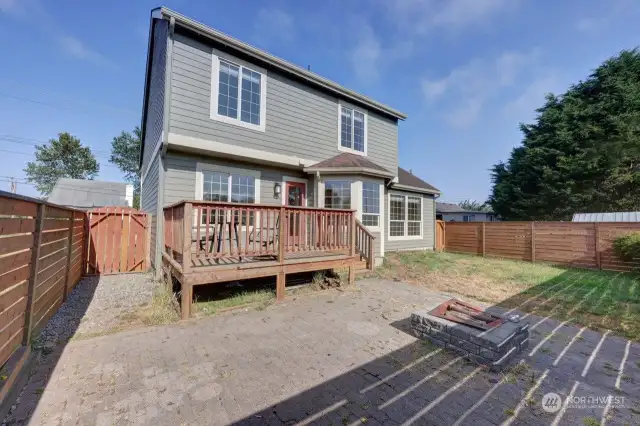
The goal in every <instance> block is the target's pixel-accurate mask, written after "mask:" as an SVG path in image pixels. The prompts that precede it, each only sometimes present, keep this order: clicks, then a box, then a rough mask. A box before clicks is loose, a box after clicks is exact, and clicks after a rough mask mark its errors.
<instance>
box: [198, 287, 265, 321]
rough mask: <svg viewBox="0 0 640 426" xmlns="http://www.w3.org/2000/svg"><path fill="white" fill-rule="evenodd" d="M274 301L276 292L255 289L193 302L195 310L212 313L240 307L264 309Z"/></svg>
mask: <svg viewBox="0 0 640 426" xmlns="http://www.w3.org/2000/svg"><path fill="white" fill-rule="evenodd" d="M275 301H276V293H275V291H274V290H271V289H257V290H251V291H243V292H240V293H236V294H234V295H232V296H229V297H225V298H222V299H217V300H207V301H198V300H196V301H195V302H194V305H193V306H194V307H195V311H196V312H198V313H200V314H204V315H213V314H218V313H221V312H225V311H229V310H233V309H240V308H252V309H259V310H260V309H266V308H267V306H269V305H271V304H272V303H274V302H275Z"/></svg>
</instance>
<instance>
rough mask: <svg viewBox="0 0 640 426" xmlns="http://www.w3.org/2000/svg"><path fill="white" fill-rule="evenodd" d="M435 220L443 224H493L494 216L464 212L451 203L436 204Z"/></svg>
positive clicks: (491, 213)
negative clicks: (443, 222)
mask: <svg viewBox="0 0 640 426" xmlns="http://www.w3.org/2000/svg"><path fill="white" fill-rule="evenodd" d="M436 218H437V219H438V220H443V221H445V222H495V221H497V220H498V219H497V217H496V214H495V213H493V212H491V211H489V212H483V211H473V210H466V209H463V208H462V207H460V206H459V205H457V204H453V203H436Z"/></svg>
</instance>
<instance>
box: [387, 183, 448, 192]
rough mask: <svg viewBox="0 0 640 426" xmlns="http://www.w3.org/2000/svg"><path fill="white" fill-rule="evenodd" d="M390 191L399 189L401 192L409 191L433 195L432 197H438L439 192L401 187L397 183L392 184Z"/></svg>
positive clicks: (407, 186)
mask: <svg viewBox="0 0 640 426" xmlns="http://www.w3.org/2000/svg"><path fill="white" fill-rule="evenodd" d="M391 189H400V190H403V191H411V192H420V193H422V194H433V195H440V194H441V192H440V191H438V190H433V189H427V188H418V187H417V186H409V185H402V184H399V183H394V184H393V185H392V186H391Z"/></svg>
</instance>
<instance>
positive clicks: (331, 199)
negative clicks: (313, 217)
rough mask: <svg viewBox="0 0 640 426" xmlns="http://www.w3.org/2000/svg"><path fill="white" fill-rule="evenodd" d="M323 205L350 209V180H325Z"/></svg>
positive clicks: (330, 207)
mask: <svg viewBox="0 0 640 426" xmlns="http://www.w3.org/2000/svg"><path fill="white" fill-rule="evenodd" d="M324 207H325V208H327V209H350V208H351V182H349V181H337V180H333V181H326V182H325V183H324Z"/></svg>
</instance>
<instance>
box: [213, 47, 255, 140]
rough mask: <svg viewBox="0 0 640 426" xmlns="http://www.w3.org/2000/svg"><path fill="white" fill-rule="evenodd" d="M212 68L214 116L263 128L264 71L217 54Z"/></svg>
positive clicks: (230, 121)
mask: <svg viewBox="0 0 640 426" xmlns="http://www.w3.org/2000/svg"><path fill="white" fill-rule="evenodd" d="M212 69H213V71H212V82H211V83H212V93H211V118H212V119H214V120H218V121H223V122H226V123H230V124H235V125H239V126H242V127H247V128H251V129H254V130H260V131H264V127H265V123H264V121H265V117H266V115H265V107H266V105H265V102H266V87H265V86H266V77H265V75H264V73H263V72H258V71H256V70H254V69H251V68H248V67H245V66H242V65H238V64H235V63H233V62H231V61H228V60H225V59H222V58H218V57H217V56H215V55H213V62H212Z"/></svg>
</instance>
